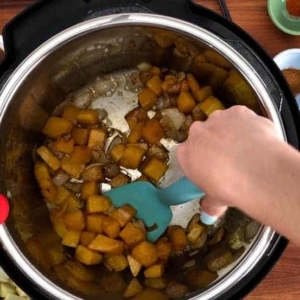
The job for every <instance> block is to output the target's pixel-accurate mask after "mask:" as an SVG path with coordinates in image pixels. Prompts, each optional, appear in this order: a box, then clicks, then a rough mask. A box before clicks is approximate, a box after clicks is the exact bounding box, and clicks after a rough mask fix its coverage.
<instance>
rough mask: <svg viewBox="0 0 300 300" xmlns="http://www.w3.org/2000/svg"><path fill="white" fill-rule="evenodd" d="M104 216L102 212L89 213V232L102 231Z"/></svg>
mask: <svg viewBox="0 0 300 300" xmlns="http://www.w3.org/2000/svg"><path fill="white" fill-rule="evenodd" d="M102 216H103V215H101V214H93V215H87V217H86V230H87V231H89V232H95V233H102Z"/></svg>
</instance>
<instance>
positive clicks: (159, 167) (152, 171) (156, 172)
mask: <svg viewBox="0 0 300 300" xmlns="http://www.w3.org/2000/svg"><path fill="white" fill-rule="evenodd" d="M140 170H141V172H142V174H143V175H145V176H147V177H148V178H150V179H152V180H154V181H155V182H158V181H159V180H160V179H161V178H162V177H163V176H164V175H165V173H166V172H167V170H168V165H167V164H166V163H165V162H163V161H161V160H160V159H159V158H157V157H155V156H152V157H150V158H149V159H148V160H147V161H145V163H143V164H142V166H141V168H140Z"/></svg>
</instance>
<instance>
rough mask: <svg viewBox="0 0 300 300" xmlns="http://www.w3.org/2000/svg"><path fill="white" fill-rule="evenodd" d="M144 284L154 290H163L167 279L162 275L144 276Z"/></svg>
mask: <svg viewBox="0 0 300 300" xmlns="http://www.w3.org/2000/svg"><path fill="white" fill-rule="evenodd" d="M150 268H151V267H150ZM145 285H146V286H148V287H150V288H153V289H156V290H163V289H165V288H166V287H167V285H168V281H167V279H166V278H164V277H159V278H146V279H145Z"/></svg>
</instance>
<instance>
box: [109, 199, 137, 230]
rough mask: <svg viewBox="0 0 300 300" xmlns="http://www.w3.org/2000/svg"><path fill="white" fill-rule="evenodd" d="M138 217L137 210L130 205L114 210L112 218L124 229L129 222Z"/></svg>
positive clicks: (111, 214)
mask: <svg viewBox="0 0 300 300" xmlns="http://www.w3.org/2000/svg"><path fill="white" fill-rule="evenodd" d="M135 215H136V209H135V208H133V207H132V206H131V205H130V204H124V205H122V206H121V207H118V208H116V209H114V210H113V211H112V212H111V213H110V216H111V217H112V218H114V219H116V220H117V221H118V222H119V224H120V226H121V227H124V226H125V225H126V224H127V223H128V222H130V221H131V220H132V219H133V218H134V217H135Z"/></svg>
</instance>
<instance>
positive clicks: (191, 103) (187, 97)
mask: <svg viewBox="0 0 300 300" xmlns="http://www.w3.org/2000/svg"><path fill="white" fill-rule="evenodd" d="M177 106H178V109H179V110H180V111H181V112H183V113H190V112H192V110H193V109H194V107H195V106H196V102H195V99H194V97H193V96H192V94H191V93H190V92H181V93H180V94H179V96H178V99H177Z"/></svg>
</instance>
